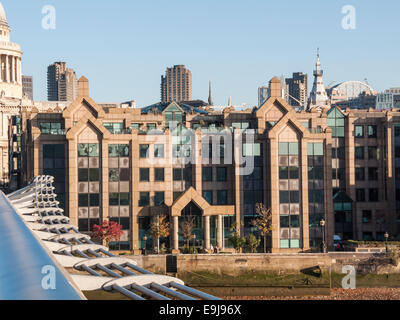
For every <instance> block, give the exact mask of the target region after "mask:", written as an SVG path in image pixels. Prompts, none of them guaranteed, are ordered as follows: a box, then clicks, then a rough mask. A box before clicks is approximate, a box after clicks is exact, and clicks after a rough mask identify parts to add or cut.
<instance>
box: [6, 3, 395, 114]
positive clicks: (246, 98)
mask: <svg viewBox="0 0 400 320" xmlns="http://www.w3.org/2000/svg"><path fill="white" fill-rule="evenodd" d="M1 2H2V3H3V6H4V8H5V10H6V14H7V18H8V22H9V24H10V26H11V28H12V34H11V37H12V41H13V42H17V43H19V44H20V45H21V46H22V50H23V52H24V55H23V65H22V67H23V73H24V74H26V75H33V77H34V98H35V99H36V100H46V99H47V87H46V86H47V85H46V71H47V66H48V65H49V64H51V63H53V62H54V61H60V60H61V61H66V62H67V64H68V66H69V67H72V68H74V69H75V71H76V72H77V75H78V76H81V75H85V76H86V77H87V78H88V79H89V81H90V90H91V96H92V97H93V98H94V99H95V100H96V101H99V102H112V101H115V102H117V101H124V100H129V99H135V100H136V101H137V103H138V105H139V106H145V105H148V104H151V103H154V102H157V101H159V100H160V76H161V74H163V73H164V72H165V69H166V67H168V66H172V65H174V64H184V65H186V67H188V68H189V69H190V70H191V72H192V77H193V98H194V99H203V100H207V96H208V81H209V80H211V81H212V82H213V98H214V103H215V104H226V103H227V102H228V97H229V96H230V95H231V96H232V102H233V103H234V104H236V105H240V104H242V103H248V104H250V105H256V104H257V87H258V86H260V85H262V84H264V83H266V82H267V81H269V80H270V79H271V78H272V77H273V76H275V75H276V76H280V75H282V74H283V75H285V76H289V75H291V73H292V72H295V71H302V72H306V73H308V74H309V86H310V89H311V85H312V80H313V79H312V71H313V69H314V64H315V53H316V48H317V47H319V48H320V51H321V62H322V66H323V69H324V71H325V76H324V81H325V84H326V85H327V84H329V83H330V82H331V81H338V82H340V81H345V80H364V79H365V78H368V81H369V83H370V85H371V86H372V87H374V88H375V89H377V90H383V89H386V88H388V87H393V86H400V79H399V74H400V64H399V53H400V41H399V34H400V33H399V31H400V19H399V12H400V1H398V0H386V1H376V0H345V1H339V0H330V1H321V0H307V1H293V0H279V1H276V0H274V1H270V0H246V1H243V0H240V1H239V0H201V1H200V0H199V1H194V0H168V1H167V0H146V1H145V0H141V1H136V0H113V1H109V0H108V1H105V0H68V1H65V0H45V1H43V0H3V1H1ZM48 4H50V5H53V6H55V8H56V13H57V18H56V19H57V20H56V21H57V25H56V30H51V31H49V30H44V29H42V27H41V21H42V17H43V15H42V13H41V10H42V7H43V6H44V5H48ZM348 4H350V5H353V6H354V7H355V8H356V10H357V11H356V17H357V22H356V23H357V24H356V29H355V30H344V29H342V27H341V21H342V18H343V14H342V13H341V9H342V7H343V6H344V5H348Z"/></svg>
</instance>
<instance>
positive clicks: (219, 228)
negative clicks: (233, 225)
mask: <svg viewBox="0 0 400 320" xmlns="http://www.w3.org/2000/svg"><path fill="white" fill-rule="evenodd" d="M222 223H223V221H222V216H221V215H218V223H217V246H218V248H219V249H222V248H223V241H222V240H223V237H224V235H223V230H224V229H223V226H222Z"/></svg>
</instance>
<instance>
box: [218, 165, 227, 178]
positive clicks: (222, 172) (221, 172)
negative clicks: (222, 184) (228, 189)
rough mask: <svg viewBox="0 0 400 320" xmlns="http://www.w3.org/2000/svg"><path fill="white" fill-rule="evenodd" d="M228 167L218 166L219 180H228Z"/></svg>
mask: <svg viewBox="0 0 400 320" xmlns="http://www.w3.org/2000/svg"><path fill="white" fill-rule="evenodd" d="M227 172H228V168H227V167H218V168H217V181H226V180H227V176H228V174H227Z"/></svg>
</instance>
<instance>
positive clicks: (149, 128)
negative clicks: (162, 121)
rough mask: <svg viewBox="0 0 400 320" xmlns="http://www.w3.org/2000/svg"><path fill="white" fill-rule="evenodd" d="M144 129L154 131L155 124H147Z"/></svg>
mask: <svg viewBox="0 0 400 320" xmlns="http://www.w3.org/2000/svg"><path fill="white" fill-rule="evenodd" d="M146 128H147V131H150V130H156V129H157V126H156V124H155V123H148V124H146Z"/></svg>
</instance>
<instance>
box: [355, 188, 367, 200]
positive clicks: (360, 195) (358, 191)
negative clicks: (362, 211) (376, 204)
mask: <svg viewBox="0 0 400 320" xmlns="http://www.w3.org/2000/svg"><path fill="white" fill-rule="evenodd" d="M356 200H357V201H360V202H364V201H365V190H364V189H356Z"/></svg>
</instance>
